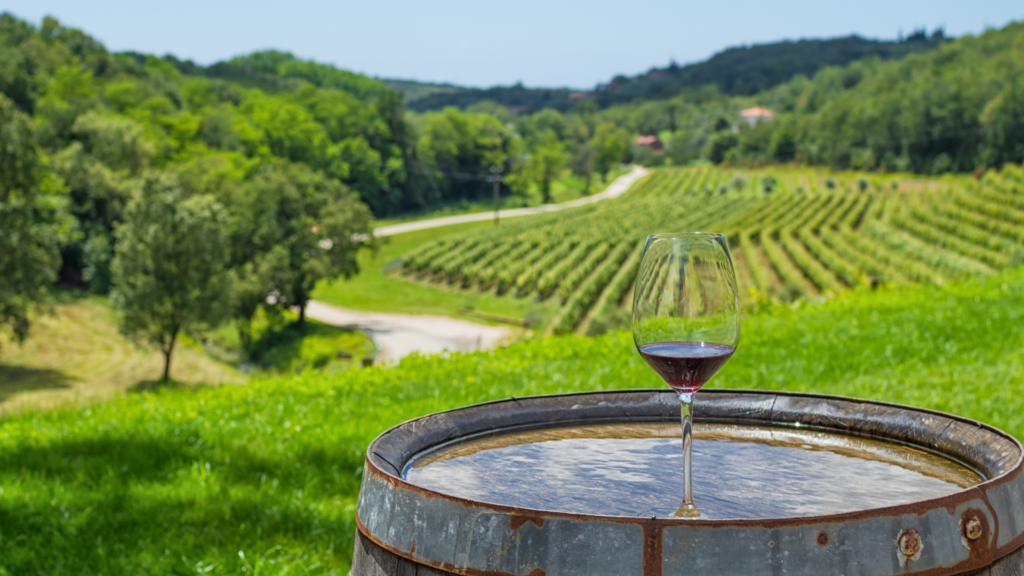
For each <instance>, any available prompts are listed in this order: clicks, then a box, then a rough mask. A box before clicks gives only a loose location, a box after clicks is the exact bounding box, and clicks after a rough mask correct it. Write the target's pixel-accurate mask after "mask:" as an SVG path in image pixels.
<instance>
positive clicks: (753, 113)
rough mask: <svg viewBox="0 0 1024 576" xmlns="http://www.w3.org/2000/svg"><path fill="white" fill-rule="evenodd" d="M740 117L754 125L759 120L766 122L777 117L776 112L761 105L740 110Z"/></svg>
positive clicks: (748, 123)
mask: <svg viewBox="0 0 1024 576" xmlns="http://www.w3.org/2000/svg"><path fill="white" fill-rule="evenodd" d="M740 118H741V119H743V120H744V121H745V122H746V123H747V125H749V126H754V125H756V124H757V123H758V122H766V121H768V120H771V119H772V118H775V112H772V111H771V110H769V109H767V108H762V107H760V106H754V107H753V108H747V109H746V110H741V111H740Z"/></svg>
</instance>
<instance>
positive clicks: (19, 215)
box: [0, 94, 67, 341]
mask: <svg viewBox="0 0 1024 576" xmlns="http://www.w3.org/2000/svg"><path fill="white" fill-rule="evenodd" d="M61 192H62V186H61V185H60V182H59V181H57V180H55V179H54V178H53V177H52V176H47V175H46V174H45V173H44V172H43V170H42V168H41V166H40V155H39V149H38V146H37V144H36V138H35V132H34V130H33V126H32V120H31V119H30V118H29V117H28V116H27V115H25V114H23V113H21V112H19V111H18V110H16V109H15V105H14V102H12V101H11V100H10V99H9V98H7V97H6V96H4V95H2V94H0V326H2V325H5V324H6V325H8V326H10V328H11V329H12V330H13V332H14V336H15V338H16V339H17V340H18V341H22V340H24V339H25V337H26V336H28V331H29V319H28V314H29V312H30V311H31V310H32V309H33V308H36V307H38V306H39V305H40V304H43V303H45V301H46V297H47V292H46V289H47V287H48V286H49V285H50V284H52V283H53V281H54V280H56V279H57V270H58V269H59V267H60V251H59V243H60V240H61V237H62V236H64V235H65V233H66V232H67V220H66V219H65V217H64V213H63V210H62V201H63V198H62V197H61Z"/></svg>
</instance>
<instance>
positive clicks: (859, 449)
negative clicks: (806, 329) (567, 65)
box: [404, 423, 983, 519]
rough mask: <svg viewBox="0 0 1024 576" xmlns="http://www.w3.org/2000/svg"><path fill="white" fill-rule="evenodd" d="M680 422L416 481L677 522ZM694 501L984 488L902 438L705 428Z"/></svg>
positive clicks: (451, 467)
mask: <svg viewBox="0 0 1024 576" xmlns="http://www.w3.org/2000/svg"><path fill="white" fill-rule="evenodd" d="M680 436H681V434H680V431H679V425H678V424H670V423H647V424H609V425H593V426H576V427H559V428H542V429H532V430H526V431H519V432H516V431H512V432H507V433H499V434H496V435H488V436H485V437H480V438H475V439H470V440H466V441H456V442H453V443H450V444H447V445H444V446H441V447H439V448H436V449H434V450H431V451H429V452H425V453H422V454H420V455H417V456H416V457H414V458H413V459H412V460H411V461H410V462H409V464H408V465H407V466H406V469H405V471H404V476H405V478H406V479H407V480H408V481H410V482H411V483H413V484H416V485H418V486H422V487H424V488H428V489H432V490H436V491H438V492H441V493H444V494H449V495H452V496H459V497H462V498H468V499H472V500H477V501H481V502H487V503H491V504H500V505H507V506H517V507H522V508H531V509H537V510H545V511H555V512H567V513H577V514H598V515H606V516H633V517H648V516H657V517H671V516H672V515H673V514H674V513H675V512H676V510H677V508H678V507H679V504H680V501H681V499H680V491H681V488H680V485H681V482H682V469H681V460H682V456H681V454H682V450H681V446H680V444H681V442H680ZM693 468H694V472H693V490H694V500H695V502H696V504H697V507H698V509H699V510H700V512H701V517H702V518H704V519H759V518H787V517H799V516H814V515H821V514H835V513H841V512H851V511H855V510H866V509H871V508H880V507H884V506H890V505H895V504H902V503H907V502H913V501H917V500H924V499H928V498H934V497H938V496H942V495H945V494H949V493H951V492H955V491H958V490H961V489H963V488H966V487H969V486H973V485H975V484H977V483H979V482H982V481H983V478H982V477H981V476H980V475H979V474H978V473H976V472H974V471H972V470H971V469H969V468H967V467H966V466H964V465H962V464H960V463H957V462H954V461H952V460H949V459H946V458H944V457H941V456H937V455H935V454H932V453H929V452H927V451H924V450H921V449H918V448H915V447H911V446H905V445H900V444H895V443H891V442H883V441H879V440H873V439H867V438H858V437H853V436H845V435H841V434H835V433H830V432H822V431H812V430H806V429H798V428H768V427H755V426H737V425H719V424H698V425H697V426H696V427H695V433H694V444H693Z"/></svg>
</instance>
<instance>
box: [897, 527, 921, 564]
mask: <svg viewBox="0 0 1024 576" xmlns="http://www.w3.org/2000/svg"><path fill="white" fill-rule="evenodd" d="M898 543H899V546H900V553H901V554H903V555H904V556H906V557H908V558H910V557H912V556H914V555H915V554H917V553H918V552H920V551H921V537H920V536H918V535H917V531H916V530H913V529H909V530H904V531H903V532H901V533H900V538H899V540H898Z"/></svg>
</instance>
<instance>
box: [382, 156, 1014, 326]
mask: <svg viewBox="0 0 1024 576" xmlns="http://www.w3.org/2000/svg"><path fill="white" fill-rule="evenodd" d="M670 230H713V231H722V232H725V233H726V234H727V235H728V237H729V243H730V246H731V250H732V252H733V258H734V262H735V264H736V267H737V277H738V280H739V283H740V293H741V298H742V300H743V301H744V303H745V304H747V305H758V304H760V303H763V302H766V301H770V300H776V301H788V300H793V299H797V298H803V297H819V296H822V295H824V296H830V295H834V294H836V293H838V292H841V291H843V290H847V289H849V288H852V287H855V286H857V285H860V284H877V283H892V284H898V285H904V284H916V283H936V284H941V283H943V282H948V281H952V280H956V279H961V278H965V277H972V276H985V275H989V274H992V273H994V272H997V271H999V270H1002V269H1005V268H1007V267H1009V266H1010V265H1011V264H1014V263H1018V262H1016V260H1017V259H1019V258H1021V252H1020V251H1021V249H1022V247H1024V171H1022V170H1021V168H1020V167H1017V166H1008V167H1006V168H1005V169H1003V170H1002V171H1001V172H995V171H990V172H988V173H986V174H985V175H984V177H982V178H980V179H975V178H972V177H969V176H952V177H951V176H947V177H943V178H923V177H919V176H892V175H889V176H884V177H883V176H879V175H875V174H859V173H850V172H846V173H841V174H829V173H826V172H824V171H820V170H814V169H786V168H780V169H773V170H766V171H742V170H729V169H719V168H715V167H696V168H683V169H678V168H677V169H672V168H667V169H659V170H655V171H653V172H652V174H651V175H649V176H648V177H647V178H645V179H644V180H641V181H640V182H638V183H637V184H636V185H634V187H633V189H631V190H630V192H629V193H628V194H627V195H626V196H625V197H622V198H619V199H615V200H609V201H607V202H602V203H600V204H598V205H595V206H588V207H585V208H580V209H576V210H573V211H564V212H560V213H558V214H551V215H544V216H538V217H533V218H529V219H522V220H519V221H515V222H511V223H503V224H501V225H500V226H497V227H487V228H477V229H474V230H470V231H466V232H464V233H461V234H455V235H451V236H448V237H445V238H441V239H439V240H436V241H434V242H431V243H428V244H425V245H423V246H420V247H419V248H417V249H416V250H414V251H412V252H409V253H407V254H406V255H405V256H404V257H403V259H402V267H401V269H400V271H399V272H397V274H400V275H404V276H406V277H417V278H420V279H426V280H428V281H429V282H432V283H434V284H438V285H444V286H446V287H448V288H453V287H454V288H457V289H461V290H463V291H466V292H470V293H482V292H493V293H496V294H503V293H509V292H511V293H514V294H515V295H516V296H518V297H520V298H533V299H536V300H538V301H550V300H552V299H556V300H555V301H556V302H557V304H558V305H559V306H560V308H559V311H558V312H557V314H555V316H554V318H553V319H550V322H549V323H548V331H549V332H553V333H566V332H572V331H577V332H580V333H597V332H602V331H604V330H606V329H608V328H620V327H623V325H624V322H625V319H626V318H628V314H626V312H627V311H628V308H629V305H630V302H629V301H630V298H629V296H630V295H629V290H630V288H631V286H632V283H633V275H634V274H635V270H636V266H637V262H638V260H639V256H640V248H641V243H642V240H643V238H644V237H645V236H646V235H647V234H649V233H652V232H663V231H670Z"/></svg>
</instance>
